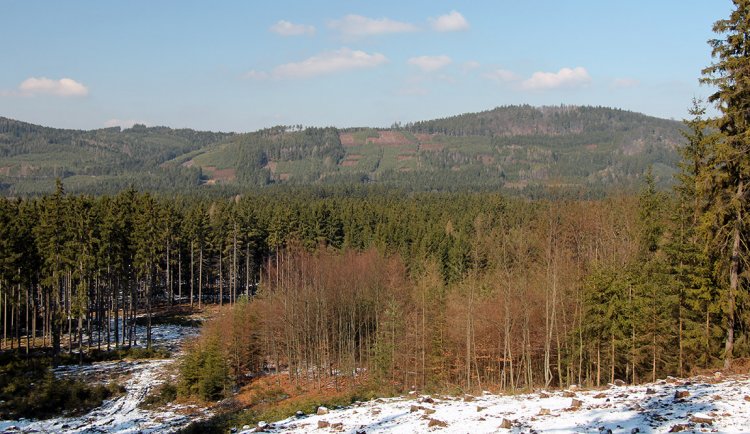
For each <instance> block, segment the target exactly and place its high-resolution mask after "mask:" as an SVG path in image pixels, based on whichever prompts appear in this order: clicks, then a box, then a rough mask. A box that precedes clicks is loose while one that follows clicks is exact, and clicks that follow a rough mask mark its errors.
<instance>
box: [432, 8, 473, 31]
mask: <svg viewBox="0 0 750 434" xmlns="http://www.w3.org/2000/svg"><path fill="white" fill-rule="evenodd" d="M430 23H431V24H432V29H433V30H436V31H438V32H457V31H459V30H467V29H468V28H469V22H468V21H466V18H464V16H463V15H461V14H460V13H458V12H457V11H451V12H450V13H449V14H445V15H441V16H439V17H437V18H431V19H430Z"/></svg>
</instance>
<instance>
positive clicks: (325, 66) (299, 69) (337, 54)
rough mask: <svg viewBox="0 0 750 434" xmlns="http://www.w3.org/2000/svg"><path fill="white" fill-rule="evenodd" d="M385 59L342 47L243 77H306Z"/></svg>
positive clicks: (367, 64) (369, 66) (373, 64)
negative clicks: (269, 70)
mask: <svg viewBox="0 0 750 434" xmlns="http://www.w3.org/2000/svg"><path fill="white" fill-rule="evenodd" d="M387 61H388V59H387V58H386V57H385V56H384V55H382V54H380V53H373V54H368V53H365V52H364V51H359V50H351V49H349V48H342V49H340V50H335V51H327V52H324V53H321V54H318V55H316V56H312V57H308V58H307V59H305V60H303V61H300V62H291V63H285V64H283V65H279V66H277V67H275V68H274V69H273V70H271V72H270V73H267V72H263V71H256V70H252V71H249V72H247V73H245V74H244V77H245V78H250V79H256V80H262V79H266V78H275V79H293V78H307V77H314V76H317V75H327V74H333V73H336V72H340V71H347V70H352V69H365V68H373V67H376V66H378V65H382V64H384V63H386V62H387Z"/></svg>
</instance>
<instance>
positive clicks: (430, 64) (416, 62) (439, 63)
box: [408, 55, 452, 72]
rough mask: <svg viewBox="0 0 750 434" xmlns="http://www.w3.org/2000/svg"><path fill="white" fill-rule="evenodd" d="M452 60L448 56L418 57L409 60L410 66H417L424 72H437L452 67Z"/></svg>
mask: <svg viewBox="0 0 750 434" xmlns="http://www.w3.org/2000/svg"><path fill="white" fill-rule="evenodd" d="M451 62H452V60H451V58H450V57H448V56H446V55H441V56H418V57H412V58H411V59H409V61H408V63H409V65H413V66H416V67H417V68H419V69H421V70H422V71H424V72H432V71H437V70H438V69H440V68H443V67H445V66H448V65H450V64H451Z"/></svg>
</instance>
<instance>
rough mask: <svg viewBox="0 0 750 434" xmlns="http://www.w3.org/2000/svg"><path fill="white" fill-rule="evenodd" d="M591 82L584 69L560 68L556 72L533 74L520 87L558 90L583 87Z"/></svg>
mask: <svg viewBox="0 0 750 434" xmlns="http://www.w3.org/2000/svg"><path fill="white" fill-rule="evenodd" d="M590 82H591V76H590V75H589V73H588V71H586V68H583V67H581V66H579V67H577V68H573V69H571V68H562V69H561V70H559V71H557V72H535V73H534V74H533V75H532V76H531V78H529V79H528V80H524V82H523V83H521V87H523V88H524V89H529V90H543V89H558V88H563V87H578V86H584V85H586V84H588V83H590Z"/></svg>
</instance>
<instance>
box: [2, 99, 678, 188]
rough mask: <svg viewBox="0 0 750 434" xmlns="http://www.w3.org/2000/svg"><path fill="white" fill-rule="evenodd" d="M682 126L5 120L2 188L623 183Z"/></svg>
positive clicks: (542, 112)
mask: <svg viewBox="0 0 750 434" xmlns="http://www.w3.org/2000/svg"><path fill="white" fill-rule="evenodd" d="M681 128H682V124H681V123H679V122H675V121H670V120H665V119H659V118H654V117H650V116H646V115H643V114H639V113H634V112H629V111H625V110H619V109H611V108H603V107H579V106H558V107H540V108H536V107H531V106H506V107H498V108H495V109H493V110H488V111H484V112H480V113H468V114H462V115H458V116H453V117H449V118H443V119H436V120H431V121H423V122H416V123H410V124H406V125H394V126H393V127H392V128H389V129H373V128H350V129H342V130H339V129H336V128H330V127H329V128H304V129H303V128H302V127H301V126H293V127H285V126H279V127H273V128H268V129H264V130H260V131H256V132H253V133H246V134H225V133H210V132H198V131H193V130H174V129H170V128H166V127H153V128H146V127H144V126H142V125H136V126H135V127H133V128H130V129H126V130H120V129H119V128H108V129H100V130H92V131H77V130H60V129H53V128H45V127H40V126H36V125H31V124H27V123H23V122H18V121H13V120H10V119H5V118H0V191H1V189H4V190H5V191H6V192H7V193H9V194H24V193H35V192H39V191H49V190H50V189H51V187H52V185H53V180H54V178H55V177H57V176H60V177H63V178H64V179H65V183H66V186H68V188H69V189H73V190H80V191H93V192H97V191H110V190H112V189H117V188H122V186H126V185H129V184H131V183H132V184H134V185H136V187H138V188H141V189H149V190H163V189H184V188H199V186H200V188H206V187H205V186H206V185H212V184H223V185H228V186H234V187H236V188H243V187H248V186H259V185H268V184H292V185H309V184H352V183H378V184H384V185H391V186H398V187H405V188H410V189H415V190H433V189H438V190H445V189H461V188H499V187H503V188H506V189H525V188H534V187H570V188H577V189H591V188H595V189H596V188H598V189H601V188H604V189H607V188H610V189H611V188H623V187H630V186H633V185H635V184H636V183H637V181H638V179H639V177H640V175H641V174H642V173H643V172H644V171H645V170H646V168H647V167H648V166H650V165H653V166H654V171H655V173H656V175H657V178H660V179H661V180H662V182H668V181H669V179H670V178H671V174H672V173H673V172H674V170H675V168H676V163H677V161H678V155H677V152H676V149H677V147H678V145H679V143H680V142H681V140H682V137H681V135H680V131H681Z"/></svg>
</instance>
